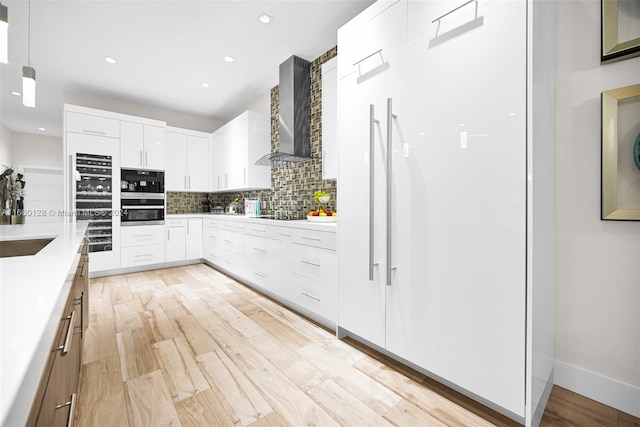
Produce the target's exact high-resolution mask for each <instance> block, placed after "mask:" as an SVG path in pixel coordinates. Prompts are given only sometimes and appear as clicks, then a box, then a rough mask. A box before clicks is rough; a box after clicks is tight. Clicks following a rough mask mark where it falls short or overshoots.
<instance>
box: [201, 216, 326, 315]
mask: <svg viewBox="0 0 640 427" xmlns="http://www.w3.org/2000/svg"><path fill="white" fill-rule="evenodd" d="M328 230H330V229H328ZM202 245H203V257H204V258H205V259H206V260H207V261H209V262H210V263H212V264H213V265H214V266H216V267H219V268H221V269H223V270H225V271H226V272H227V273H229V274H231V275H233V276H234V277H236V278H237V279H239V280H241V281H244V282H245V283H247V284H248V285H250V286H256V287H257V288H259V289H260V290H261V291H265V292H267V293H269V294H270V295H271V296H273V297H275V298H277V299H279V300H280V301H281V302H283V303H284V304H288V305H290V306H291V307H292V308H294V309H298V310H302V311H304V312H305V313H304V314H307V315H312V316H315V317H316V318H317V319H318V320H322V319H324V320H326V321H328V322H329V323H334V324H335V323H337V313H338V286H337V280H338V257H337V253H336V232H335V228H334V229H333V230H331V231H320V230H317V229H314V228H304V227H300V224H297V227H288V226H283V225H282V223H276V222H274V223H273V224H270V223H269V224H267V223H265V222H256V221H255V220H251V219H247V220H242V219H240V218H233V219H232V218H224V217H215V218H205V219H204V221H203V233H202Z"/></svg>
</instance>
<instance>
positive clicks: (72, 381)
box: [26, 239, 89, 427]
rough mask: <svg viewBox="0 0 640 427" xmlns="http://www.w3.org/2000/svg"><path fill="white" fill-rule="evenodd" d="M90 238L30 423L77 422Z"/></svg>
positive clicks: (54, 425)
mask: <svg viewBox="0 0 640 427" xmlns="http://www.w3.org/2000/svg"><path fill="white" fill-rule="evenodd" d="M87 246H88V242H87V241H86V239H85V243H84V245H83V249H82V252H81V255H80V262H79V264H78V267H77V270H76V274H75V276H74V279H73V284H72V287H71V290H70V292H69V296H68V299H67V302H66V304H65V307H64V310H63V312H62V315H61V318H60V325H59V327H58V330H57V332H56V335H55V339H54V342H53V343H52V346H51V352H50V354H49V358H48V360H47V363H46V366H45V369H44V371H43V374H42V377H41V379H40V385H39V387H38V391H37V392H36V396H35V397H34V400H33V404H32V407H31V411H30V413H29V418H28V420H27V423H26V425H27V426H42V427H58V426H60V427H62V426H72V425H73V423H74V418H75V412H76V403H77V400H78V395H77V393H78V386H79V383H80V371H81V369H82V351H83V345H84V331H85V330H86V328H87V319H88V310H89V307H88V275H89V265H88V262H89V256H88V251H87Z"/></svg>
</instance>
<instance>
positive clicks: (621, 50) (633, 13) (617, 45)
mask: <svg viewBox="0 0 640 427" xmlns="http://www.w3.org/2000/svg"><path fill="white" fill-rule="evenodd" d="M600 1H601V11H602V22H601V36H602V37H601V52H600V61H601V62H602V63H605V62H613V61H619V60H621V59H627V58H632V57H634V56H640V1H638V0H600Z"/></svg>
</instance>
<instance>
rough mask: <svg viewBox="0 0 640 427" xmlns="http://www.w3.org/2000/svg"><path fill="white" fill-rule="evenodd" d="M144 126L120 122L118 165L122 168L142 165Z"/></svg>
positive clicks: (140, 166)
mask: <svg viewBox="0 0 640 427" xmlns="http://www.w3.org/2000/svg"><path fill="white" fill-rule="evenodd" d="M143 142H144V126H142V125H141V124H139V123H132V122H123V121H121V122H120V165H121V166H122V167H123V168H135V169H140V168H143V167H144V144H143Z"/></svg>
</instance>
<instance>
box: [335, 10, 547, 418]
mask: <svg viewBox="0 0 640 427" xmlns="http://www.w3.org/2000/svg"><path fill="white" fill-rule="evenodd" d="M542 3H544V2H541V3H540V4H538V6H534V7H533V8H531V7H530V5H529V4H528V3H527V2H526V1H509V2H479V3H478V6H477V9H476V4H475V3H470V4H468V5H467V6H464V7H462V8H458V6H460V2H457V1H449V0H447V1H442V2H429V1H424V2H420V1H410V2H408V5H407V2H404V1H398V2H396V3H390V2H377V3H375V4H374V7H373V9H371V8H370V9H367V10H366V11H365V13H363V15H360V16H358V17H357V18H356V19H355V20H354V21H352V22H350V23H348V24H347V25H346V26H345V27H343V28H341V29H340V30H339V31H338V50H339V52H340V54H339V55H338V71H339V73H338V74H339V76H340V77H339V80H338V90H339V94H340V97H339V108H338V109H339V111H340V115H339V119H338V120H339V125H338V132H339V156H338V159H339V160H338V162H339V174H338V179H339V181H340V191H339V192H338V205H339V206H340V217H339V218H340V232H339V233H338V247H339V248H340V250H339V253H338V257H339V265H340V268H339V270H338V271H339V272H338V274H339V283H340V287H339V299H338V301H339V315H338V319H339V326H340V327H341V328H342V329H343V330H345V331H346V332H347V333H348V334H352V335H354V336H357V337H359V338H361V339H364V340H366V341H368V342H370V343H373V344H376V345H378V346H380V347H382V348H384V349H385V350H386V351H388V352H390V353H392V354H394V355H396V356H398V357H400V358H402V359H404V360H407V361H408V362H410V363H412V364H414V365H416V366H418V367H420V368H422V369H423V370H425V371H428V372H430V373H431V374H433V375H436V376H438V377H439V378H442V379H444V380H446V381H448V382H450V383H452V384H455V385H456V386H457V387H458V388H459V389H461V390H465V391H466V393H467V394H470V395H473V396H475V397H480V398H481V399H483V400H485V401H487V402H491V404H492V405H493V406H494V407H497V408H500V410H501V412H503V413H505V414H508V415H510V416H512V417H514V418H516V419H518V420H520V421H524V422H526V424H527V425H534V424H535V421H533V417H534V414H536V413H538V412H539V413H542V412H543V411H542V410H540V408H539V407H538V405H539V404H540V405H542V409H544V408H543V406H544V401H542V400H541V394H540V393H541V392H542V391H543V390H544V389H545V388H546V387H548V386H550V384H551V382H550V380H551V372H552V371H551V369H552V367H553V353H552V352H551V354H549V353H545V351H546V350H545V349H546V348H551V349H552V348H553V328H551V330H550V331H549V329H548V328H547V326H546V325H547V323H549V322H548V320H547V319H548V318H549V317H552V316H553V299H552V296H553V288H554V284H553V278H552V277H553V275H552V274H550V275H549V273H548V272H549V271H553V252H554V238H553V235H554V231H553V223H554V222H553V217H554V212H555V210H554V208H553V203H554V194H555V193H554V189H553V178H552V175H553V170H554V169H553V164H554V162H553V160H554V159H553V153H554V152H555V148H554V132H555V130H554V126H553V123H552V119H547V117H551V118H552V117H553V110H554V102H553V95H552V94H553V93H555V92H554V89H553V88H554V78H553V71H547V70H553V69H554V58H555V52H554V50H553V46H555V41H553V40H552V39H551V40H543V42H542V43H540V40H539V39H538V38H537V37H543V38H547V37H551V38H552V37H553V36H550V34H553V31H554V30H553V28H555V19H554V14H555V5H553V4H550V5H548V6H547V5H545V4H542ZM408 8H413V9H408ZM412 11H415V13H412ZM448 12H452V13H450V14H448ZM539 13H541V15H539ZM445 14H447V15H446V16H445V17H443V18H442V20H441V21H442V22H441V23H438V19H439V18H440V17H442V16H443V15H445ZM433 21H435V22H433ZM532 27H535V31H533V30H532ZM423 28H424V30H423ZM409 29H411V39H412V40H411V42H408V39H409V37H408V36H407V34H408V33H407V32H408V31H409ZM421 34H422V35H421ZM531 34H533V36H531ZM528 35H529V36H528ZM403 38H404V40H405V42H404V43H402V39H403ZM532 38H533V40H532ZM373 42H375V43H374V44H372V43H373ZM531 43H533V45H535V46H536V47H537V48H536V49H531ZM546 47H550V48H548V50H546V51H545V49H546ZM354 52H357V55H356V54H355V53H354ZM497 63H500V73H496V72H495V64H497ZM540 70H545V71H544V72H542V73H540V72H539V71H540ZM532 81H535V82H536V85H533V84H532ZM531 88H535V90H536V92H535V94H534V93H533V92H532V90H531ZM534 95H535V96H534ZM536 169H540V172H538V174H539V175H538V178H536V176H537V175H536V173H535V172H534V171H535V170H536ZM533 186H535V190H536V191H533ZM532 245H533V246H532ZM534 247H535V250H534ZM550 296H551V297H550ZM540 307H549V309H550V311H551V312H550V313H549V312H548V311H547V312H545V311H544V309H541V308H540ZM549 361H550V363H549ZM525 402H527V403H526V404H525Z"/></svg>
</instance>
